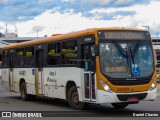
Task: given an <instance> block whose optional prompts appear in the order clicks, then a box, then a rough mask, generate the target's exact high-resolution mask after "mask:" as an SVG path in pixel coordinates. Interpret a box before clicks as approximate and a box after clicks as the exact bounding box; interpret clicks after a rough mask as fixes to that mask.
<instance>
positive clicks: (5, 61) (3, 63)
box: [2, 50, 8, 67]
mask: <svg viewBox="0 0 160 120" xmlns="http://www.w3.org/2000/svg"><path fill="white" fill-rule="evenodd" d="M2 65H3V67H8V51H7V50H4V51H3V60H2Z"/></svg>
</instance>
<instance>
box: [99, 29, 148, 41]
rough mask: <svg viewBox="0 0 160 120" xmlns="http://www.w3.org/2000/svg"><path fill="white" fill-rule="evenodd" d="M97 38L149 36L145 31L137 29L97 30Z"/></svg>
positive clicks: (125, 38) (141, 38)
mask: <svg viewBox="0 0 160 120" xmlns="http://www.w3.org/2000/svg"><path fill="white" fill-rule="evenodd" d="M99 38H102V39H124V40H134V39H140V40H146V39H148V38H149V34H148V33H147V32H138V31H101V32H99Z"/></svg>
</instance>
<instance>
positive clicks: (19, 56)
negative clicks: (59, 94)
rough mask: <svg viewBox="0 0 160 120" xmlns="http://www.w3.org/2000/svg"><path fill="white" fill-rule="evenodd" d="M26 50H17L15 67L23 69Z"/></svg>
mask: <svg viewBox="0 0 160 120" xmlns="http://www.w3.org/2000/svg"><path fill="white" fill-rule="evenodd" d="M23 56H24V49H23V48H20V49H17V50H16V56H15V66H16V67H22V66H23V65H24V60H23Z"/></svg>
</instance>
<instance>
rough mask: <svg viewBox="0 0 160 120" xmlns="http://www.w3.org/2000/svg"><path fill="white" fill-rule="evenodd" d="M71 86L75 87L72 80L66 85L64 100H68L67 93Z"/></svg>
mask: <svg viewBox="0 0 160 120" xmlns="http://www.w3.org/2000/svg"><path fill="white" fill-rule="evenodd" d="M73 86H76V83H75V82H74V81H73V80H69V81H67V83H66V99H68V92H69V89H70V88H71V87H73Z"/></svg>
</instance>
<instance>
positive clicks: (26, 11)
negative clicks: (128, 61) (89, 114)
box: [0, 0, 160, 36]
mask: <svg viewBox="0 0 160 120" xmlns="http://www.w3.org/2000/svg"><path fill="white" fill-rule="evenodd" d="M159 6H160V0H141V1H139V0H59V1H56V0H31V1H29V2H28V1H26V0H2V1H0V7H1V10H0V14H1V17H0V21H3V24H5V23H6V22H7V23H8V24H10V23H14V25H16V27H17V28H18V33H19V36H36V31H37V29H39V36H44V35H46V34H47V35H48V36H50V35H51V34H56V33H66V32H70V31H77V30H82V29H86V28H93V27H122V26H123V27H137V28H143V27H142V25H149V26H150V30H151V33H152V34H155V31H157V28H158V26H160V21H159V19H158V18H159V17H158V14H159V13H158V12H159V11H160V8H159ZM11 26H12V25H11ZM143 29H145V28H143ZM12 31H14V27H13V28H12Z"/></svg>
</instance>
